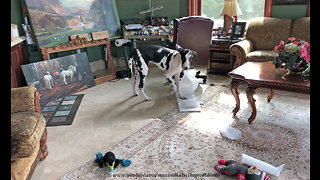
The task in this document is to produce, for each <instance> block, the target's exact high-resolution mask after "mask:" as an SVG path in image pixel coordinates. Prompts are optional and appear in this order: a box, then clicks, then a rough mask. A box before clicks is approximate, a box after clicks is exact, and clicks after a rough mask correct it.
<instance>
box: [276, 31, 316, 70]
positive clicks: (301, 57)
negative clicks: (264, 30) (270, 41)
mask: <svg viewBox="0 0 320 180" xmlns="http://www.w3.org/2000/svg"><path fill="white" fill-rule="evenodd" d="M288 40H289V42H290V43H287V44H286V43H285V42H284V41H280V43H279V44H278V45H277V46H275V47H274V48H273V50H274V52H278V53H279V56H278V57H277V58H276V59H275V60H274V61H273V64H274V65H275V67H276V68H285V69H289V70H297V69H299V70H305V69H308V70H309V68H310V44H309V43H308V42H305V41H303V40H296V38H295V37H290V38H288Z"/></svg>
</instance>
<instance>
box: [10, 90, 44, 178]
mask: <svg viewBox="0 0 320 180" xmlns="http://www.w3.org/2000/svg"><path fill="white" fill-rule="evenodd" d="M39 98H40V95H39V93H38V91H37V89H36V88H35V87H32V86H26V87H19V88H11V171H12V172H11V176H12V177H13V178H15V179H17V180H18V179H23V180H25V179H30V178H31V176H32V173H33V171H34V169H35V167H36V165H37V163H38V161H39V160H44V159H45V158H46V157H47V155H48V151H47V145H46V140H47V129H46V120H45V118H44V117H43V115H42V114H41V112H40V105H39Z"/></svg>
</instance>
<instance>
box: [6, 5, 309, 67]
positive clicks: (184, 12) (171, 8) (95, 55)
mask: <svg viewBox="0 0 320 180" xmlns="http://www.w3.org/2000/svg"><path fill="white" fill-rule="evenodd" d="M115 1H116V6H117V10H118V13H119V18H120V20H122V19H128V18H142V19H145V20H148V17H149V15H150V13H147V14H143V15H141V14H139V11H142V10H146V9H149V0H115ZM22 2H24V0H11V23H14V24H17V25H18V28H19V34H20V35H24V32H23V29H22V26H21V24H22V23H23V22H24V21H23V14H22V4H23V3H22ZM152 3H153V7H158V6H160V5H162V6H163V9H161V10H159V11H156V12H154V15H155V16H166V17H168V18H169V20H170V21H171V20H173V19H174V18H176V17H184V16H188V0H152ZM307 13H308V5H291V6H287V5H277V6H276V5H274V6H273V7H272V16H273V17H281V18H291V19H295V18H297V17H303V16H307ZM28 49H29V50H28V52H29V61H30V62H37V61H41V60H42V57H41V53H40V51H39V49H38V48H37V47H28ZM86 52H87V54H88V58H89V61H95V60H99V59H102V58H103V53H102V47H91V48H87V49H86ZM111 53H112V56H113V57H124V50H123V48H122V47H116V46H114V41H111ZM60 55H61V56H63V55H66V53H61V54H56V55H54V56H55V57H59V56H60Z"/></svg>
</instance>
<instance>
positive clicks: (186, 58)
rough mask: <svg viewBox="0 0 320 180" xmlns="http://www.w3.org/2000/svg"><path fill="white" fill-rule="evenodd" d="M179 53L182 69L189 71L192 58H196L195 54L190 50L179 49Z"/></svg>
mask: <svg viewBox="0 0 320 180" xmlns="http://www.w3.org/2000/svg"><path fill="white" fill-rule="evenodd" d="M179 52H180V54H181V60H182V67H183V69H189V68H190V64H191V61H192V59H193V57H195V56H196V57H198V56H197V52H195V51H192V50H190V49H181V50H180V51H179Z"/></svg>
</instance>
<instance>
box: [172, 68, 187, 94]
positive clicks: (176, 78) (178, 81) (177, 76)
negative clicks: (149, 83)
mask: <svg viewBox="0 0 320 180" xmlns="http://www.w3.org/2000/svg"><path fill="white" fill-rule="evenodd" d="M174 79H175V81H176V84H177V89H178V95H179V97H180V99H187V97H186V96H181V93H180V73H177V74H175V75H174Z"/></svg>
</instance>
